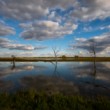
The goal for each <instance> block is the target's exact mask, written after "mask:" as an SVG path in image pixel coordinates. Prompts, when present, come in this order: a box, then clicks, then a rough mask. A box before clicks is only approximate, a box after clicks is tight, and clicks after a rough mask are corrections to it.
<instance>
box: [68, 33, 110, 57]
mask: <svg viewBox="0 0 110 110" xmlns="http://www.w3.org/2000/svg"><path fill="white" fill-rule="evenodd" d="M92 40H93V41H94V45H95V51H96V53H97V55H102V54H103V55H107V54H108V53H109V49H110V35H109V33H106V34H103V35H99V36H94V37H92V38H89V39H85V38H76V41H77V42H78V43H77V44H72V45H70V47H71V48H72V49H74V46H75V48H76V49H82V50H87V51H91V41H92Z"/></svg>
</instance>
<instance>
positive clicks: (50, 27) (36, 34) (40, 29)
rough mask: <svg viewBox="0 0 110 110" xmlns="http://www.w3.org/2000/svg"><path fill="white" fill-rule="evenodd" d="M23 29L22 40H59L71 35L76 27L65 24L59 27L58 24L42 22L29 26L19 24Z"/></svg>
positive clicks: (71, 24) (47, 21)
mask: <svg viewBox="0 0 110 110" xmlns="http://www.w3.org/2000/svg"><path fill="white" fill-rule="evenodd" d="M20 26H21V27H22V28H23V29H24V31H23V32H22V33H21V35H20V36H21V37H22V38H24V39H36V40H47V39H53V38H61V37H63V36H65V35H67V34H72V33H73V31H74V30H75V29H77V25H76V24H73V23H69V22H68V23H65V24H64V25H61V24H60V23H58V22H54V21H49V20H42V21H36V22H33V23H31V24H30V23H29V24H24V23H23V24H20Z"/></svg>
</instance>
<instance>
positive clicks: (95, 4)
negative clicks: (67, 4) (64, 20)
mask: <svg viewBox="0 0 110 110" xmlns="http://www.w3.org/2000/svg"><path fill="white" fill-rule="evenodd" d="M71 16H73V17H76V18H78V19H80V20H94V19H104V18H107V17H109V16H110V0H81V1H80V3H79V6H78V7H77V9H75V10H74V11H73V12H72V14H71Z"/></svg>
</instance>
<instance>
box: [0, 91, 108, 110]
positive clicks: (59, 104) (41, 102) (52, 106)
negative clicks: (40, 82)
mask: <svg viewBox="0 0 110 110" xmlns="http://www.w3.org/2000/svg"><path fill="white" fill-rule="evenodd" d="M0 110H110V100H109V99H108V98H106V97H99V96H97V97H96V98H93V97H82V96H65V95H62V94H53V95H47V94H45V93H37V92H36V91H33V90H31V91H26V92H17V93H14V94H7V93H3V94H0Z"/></svg>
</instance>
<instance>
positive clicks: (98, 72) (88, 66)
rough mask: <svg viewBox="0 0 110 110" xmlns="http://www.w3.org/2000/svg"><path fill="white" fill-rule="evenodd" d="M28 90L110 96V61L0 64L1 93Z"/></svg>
mask: <svg viewBox="0 0 110 110" xmlns="http://www.w3.org/2000/svg"><path fill="white" fill-rule="evenodd" d="M27 89H36V90H37V91H39V92H40V91H45V92H47V93H63V94H69V95H70V94H80V95H93V96H94V95H106V96H109V97H110V62H101V63H99V62H97V63H96V65H95V66H94V63H93V62H57V63H56V62H22V63H20V62H17V63H16V66H15V67H14V66H13V65H12V64H11V63H10V62H0V92H16V91H18V90H27Z"/></svg>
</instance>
